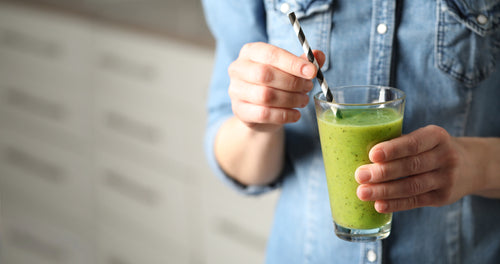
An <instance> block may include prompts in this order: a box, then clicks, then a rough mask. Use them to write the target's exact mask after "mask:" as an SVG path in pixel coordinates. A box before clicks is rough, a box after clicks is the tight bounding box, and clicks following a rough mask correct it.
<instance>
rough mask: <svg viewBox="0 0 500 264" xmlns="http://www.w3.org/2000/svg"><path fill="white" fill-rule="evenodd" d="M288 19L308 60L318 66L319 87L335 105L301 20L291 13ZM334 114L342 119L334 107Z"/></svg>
mask: <svg viewBox="0 0 500 264" xmlns="http://www.w3.org/2000/svg"><path fill="white" fill-rule="evenodd" d="M288 18H289V19H290V23H291V24H292V26H293V30H294V31H295V33H296V34H297V37H298V38H299V42H300V45H302V49H303V50H304V53H305V54H306V55H307V59H308V60H309V61H310V62H311V63H313V64H314V66H316V68H317V69H318V73H317V74H316V79H318V82H319V86H320V87H321V90H322V91H323V94H324V95H325V98H326V100H327V101H328V102H332V103H335V100H334V99H333V95H332V92H331V91H330V88H329V87H328V83H327V82H326V80H325V77H324V76H323V72H321V69H320V67H319V64H318V61H317V60H316V57H314V54H313V52H312V49H311V47H310V46H309V43H308V42H307V39H306V35H305V34H304V31H302V27H301V26H300V23H299V20H298V19H297V17H296V16H295V13H294V12H290V13H289V14H288ZM332 111H333V113H334V114H335V115H336V116H337V117H339V118H342V117H341V114H340V111H337V109H336V108H334V107H332Z"/></svg>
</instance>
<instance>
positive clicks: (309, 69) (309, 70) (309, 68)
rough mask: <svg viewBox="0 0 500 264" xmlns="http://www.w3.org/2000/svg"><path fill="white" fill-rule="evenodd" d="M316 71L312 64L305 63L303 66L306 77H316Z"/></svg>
mask: <svg viewBox="0 0 500 264" xmlns="http://www.w3.org/2000/svg"><path fill="white" fill-rule="evenodd" d="M315 71H316V69H315V67H314V65H312V64H304V66H302V75H304V76H305V77H309V78H312V77H314V72H315Z"/></svg>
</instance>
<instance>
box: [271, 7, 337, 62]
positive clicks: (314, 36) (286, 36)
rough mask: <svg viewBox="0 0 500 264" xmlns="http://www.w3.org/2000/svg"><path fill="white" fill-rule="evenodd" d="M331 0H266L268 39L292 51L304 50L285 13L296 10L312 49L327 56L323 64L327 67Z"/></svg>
mask: <svg viewBox="0 0 500 264" xmlns="http://www.w3.org/2000/svg"><path fill="white" fill-rule="evenodd" d="M332 2H333V0H265V1H264V3H265V6H266V23H267V34H268V42H269V43H270V44H273V45H276V46H278V47H281V48H284V49H286V50H288V51H290V52H292V53H294V54H297V55H300V54H302V53H304V52H303V51H302V47H301V45H300V43H299V41H298V38H297V36H296V35H295V32H294V31H293V27H292V25H291V24H290V20H289V19H288V16H287V14H288V13H290V12H292V11H293V12H295V15H296V16H297V18H298V19H299V22H300V25H301V27H302V29H303V31H304V34H305V35H306V38H307V41H308V43H309V45H310V47H311V48H312V49H317V50H321V51H323V52H324V53H325V55H326V61H325V64H324V65H323V67H322V70H323V71H326V70H327V69H328V67H329V50H330V35H331V28H332V8H331V7H332Z"/></svg>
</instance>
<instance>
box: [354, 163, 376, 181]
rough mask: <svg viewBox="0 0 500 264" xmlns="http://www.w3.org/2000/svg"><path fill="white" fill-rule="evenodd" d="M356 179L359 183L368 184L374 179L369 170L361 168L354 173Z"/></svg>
mask: <svg viewBox="0 0 500 264" xmlns="http://www.w3.org/2000/svg"><path fill="white" fill-rule="evenodd" d="M354 175H355V177H356V181H357V182H358V183H366V182H369V181H370V179H371V178H372V174H371V172H370V170H369V169H367V168H363V167H360V168H358V169H357V170H356V172H355V173H354Z"/></svg>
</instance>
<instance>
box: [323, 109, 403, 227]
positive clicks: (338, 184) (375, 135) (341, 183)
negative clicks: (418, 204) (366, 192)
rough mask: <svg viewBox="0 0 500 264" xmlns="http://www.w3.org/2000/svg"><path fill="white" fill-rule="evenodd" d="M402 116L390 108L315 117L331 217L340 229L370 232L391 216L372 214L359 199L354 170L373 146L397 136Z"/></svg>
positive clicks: (369, 206) (370, 207)
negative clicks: (337, 116) (340, 115)
mask: <svg viewBox="0 0 500 264" xmlns="http://www.w3.org/2000/svg"><path fill="white" fill-rule="evenodd" d="M402 122H403V117H402V115H401V114H399V113H398V112H397V111H395V110H393V109H390V108H372V109H345V110H344V109H343V110H342V118H341V119H339V118H336V117H335V116H334V115H333V113H332V111H331V110H328V111H326V112H324V113H323V114H322V115H321V116H318V127H319V134H320V140H321V149H322V152H323V160H324V163H325V170H326V178H327V184H328V192H329V196H330V206H331V210H332V216H333V219H334V220H335V223H337V224H338V225H340V226H343V227H346V228H354V229H372V228H377V227H381V226H383V225H385V224H387V223H388V222H389V221H391V218H392V214H381V213H378V212H377V211H375V208H374V206H373V204H374V202H365V201H361V200H359V198H358V197H357V195H356V189H357V187H358V185H359V184H358V183H357V182H356V179H355V178H354V172H355V171H356V169H357V168H358V167H359V166H361V165H363V164H369V163H370V160H369V158H368V152H369V151H370V149H371V148H372V147H373V146H374V145H375V144H377V143H379V142H382V141H385V140H389V139H392V138H395V137H398V136H400V135H401V128H402Z"/></svg>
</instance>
